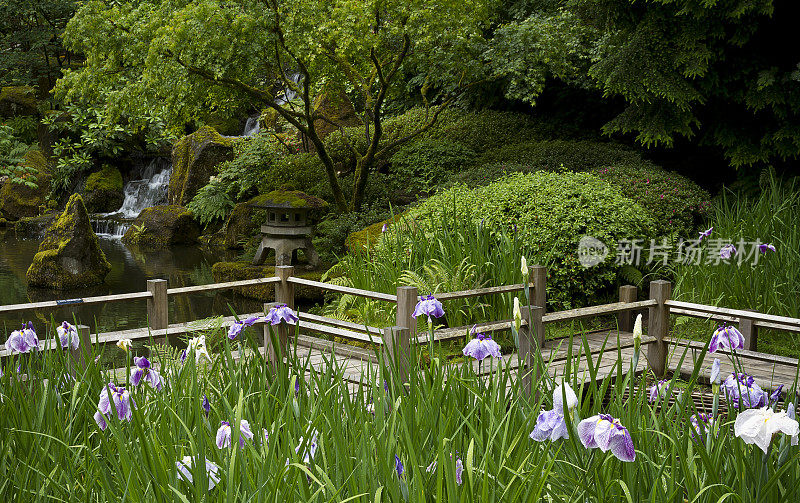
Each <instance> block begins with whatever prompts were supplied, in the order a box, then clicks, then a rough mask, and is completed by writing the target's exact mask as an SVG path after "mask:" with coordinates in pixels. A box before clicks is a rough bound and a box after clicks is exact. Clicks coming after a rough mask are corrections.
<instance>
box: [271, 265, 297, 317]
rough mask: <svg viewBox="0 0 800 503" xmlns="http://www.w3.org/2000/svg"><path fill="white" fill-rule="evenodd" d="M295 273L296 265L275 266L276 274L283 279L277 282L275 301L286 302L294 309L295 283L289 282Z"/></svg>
mask: <svg viewBox="0 0 800 503" xmlns="http://www.w3.org/2000/svg"><path fill="white" fill-rule="evenodd" d="M293 274H294V266H291V265H279V266H276V267H275V276H277V277H278V279H280V280H281V282H280V283H276V284H275V302H277V303H278V304H286V305H287V306H289V307H290V308H292V309H294V284H292V283H289V281H288V279H289V278H290V277H291V276H292V275H293Z"/></svg>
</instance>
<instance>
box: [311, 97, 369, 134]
mask: <svg viewBox="0 0 800 503" xmlns="http://www.w3.org/2000/svg"><path fill="white" fill-rule="evenodd" d="M314 110H315V111H317V112H321V113H323V114H324V115H325V117H327V118H329V119H330V120H331V121H332V122H333V123H334V124H336V125H334V124H331V122H328V121H325V120H322V119H318V120H316V121H314V128H315V129H316V130H317V134H318V135H319V137H320V138H325V137H326V136H328V135H329V134H330V133H332V132H333V131H337V130H338V129H339V128H340V127H343V126H345V127H346V126H360V125H361V119H359V118H358V114H356V110H355V108H353V104H352V103H351V102H350V99H349V98H348V97H347V94H345V92H344V91H343V90H340V89H335V90H325V91H323V92H322V93H320V94H319V95H318V96H317V98H316V99H315V100H314Z"/></svg>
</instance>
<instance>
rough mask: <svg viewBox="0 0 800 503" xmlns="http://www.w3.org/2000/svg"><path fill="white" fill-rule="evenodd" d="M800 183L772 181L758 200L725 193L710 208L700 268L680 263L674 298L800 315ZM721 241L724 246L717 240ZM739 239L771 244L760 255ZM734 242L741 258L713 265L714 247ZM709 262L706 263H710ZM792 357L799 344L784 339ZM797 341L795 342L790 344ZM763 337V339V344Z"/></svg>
mask: <svg viewBox="0 0 800 503" xmlns="http://www.w3.org/2000/svg"><path fill="white" fill-rule="evenodd" d="M798 188H800V181H798V180H797V179H794V180H792V181H788V182H780V181H779V180H777V179H775V178H768V179H766V180H765V184H764V185H763V187H762V192H761V193H760V194H759V195H757V196H755V197H748V196H744V195H738V194H735V193H732V192H730V191H727V190H726V191H724V192H723V193H722V194H721V195H720V196H719V198H718V199H716V200H715V201H714V204H713V205H712V206H711V208H710V212H709V213H710V214H709V217H708V225H709V227H711V226H713V227H714V230H713V233H712V234H711V237H710V238H707V239H705V240H704V241H703V242H704V243H705V245H704V256H703V260H701V261H700V263H699V264H694V263H687V264H676V265H675V266H674V268H673V271H672V272H673V274H674V277H675V295H676V296H677V298H678V299H680V300H685V301H689V302H699V303H705V304H709V303H711V304H715V305H720V306H725V307H730V308H734V309H753V310H756V311H759V312H762V313H769V314H775V315H779V316H789V317H795V318H796V317H798V316H800V227H798V226H797V222H799V221H800V193H798ZM717 240H720V241H717ZM740 240H744V241H745V242H754V241H756V240H759V241H760V242H762V243H771V244H773V245H774V246H775V248H776V251H775V252H767V253H765V254H761V253H759V252H758V250H753V249H752V247H751V245H747V246H743V245H741V244H740ZM715 242H716V243H732V244H734V245H735V246H736V247H737V249H738V254H737V255H736V256H735V257H734V259H733V260H731V261H730V263H727V264H726V263H721V262H718V261H716V260H715V256H714V254H715V253H717V254H718V250H717V251H716V252H715V249H716V247H715V246H712V244H713V243H715ZM706 257H708V260H706ZM780 339H782V341H783V342H782V345H783V346H784V347H788V349H789V352H788V354H793V355H797V350H798V345H797V343H796V339H789V338H788V337H787V336H786V335H781V337H780ZM792 341H795V342H792ZM760 342H761V336H759V343H760Z"/></svg>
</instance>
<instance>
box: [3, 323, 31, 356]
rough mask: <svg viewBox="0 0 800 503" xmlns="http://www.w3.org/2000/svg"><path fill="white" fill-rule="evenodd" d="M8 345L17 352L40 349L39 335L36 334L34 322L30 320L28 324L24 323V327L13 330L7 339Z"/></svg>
mask: <svg viewBox="0 0 800 503" xmlns="http://www.w3.org/2000/svg"><path fill="white" fill-rule="evenodd" d="M6 346H7V347H8V348H9V349H11V351H15V352H17V353H30V352H31V351H33V350H34V349H38V348H39V337H37V336H36V331H35V330H34V329H33V323H31V322H30V321H29V322H28V324H27V325H25V324H24V323H23V324H22V328H20V329H19V330H14V331H13V332H11V335H9V336H8V340H7V341H6Z"/></svg>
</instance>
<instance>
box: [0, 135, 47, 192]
mask: <svg viewBox="0 0 800 503" xmlns="http://www.w3.org/2000/svg"><path fill="white" fill-rule="evenodd" d="M30 148H31V147H30V146H29V145H28V144H26V143H23V142H22V141H20V140H19V139H18V138H17V137H16V136H15V135H14V130H13V129H12V128H11V127H10V126H6V125H4V124H0V176H7V177H9V180H11V182H12V183H18V184H21V185H26V186H28V187H30V188H33V189H35V188H36V182H35V180H36V174H37V171H38V170H37V169H36V167H35V166H29V165H28V164H27V163H25V154H26V153H27V152H28V150H29V149H30Z"/></svg>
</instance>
